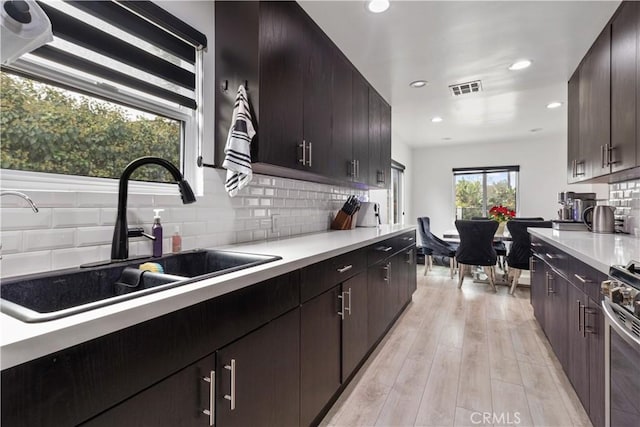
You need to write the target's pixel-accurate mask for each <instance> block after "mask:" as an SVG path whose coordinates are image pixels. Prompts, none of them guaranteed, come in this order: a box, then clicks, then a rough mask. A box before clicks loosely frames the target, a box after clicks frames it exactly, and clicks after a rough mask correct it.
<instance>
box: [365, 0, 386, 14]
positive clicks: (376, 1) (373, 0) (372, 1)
mask: <svg viewBox="0 0 640 427" xmlns="http://www.w3.org/2000/svg"><path fill="white" fill-rule="evenodd" d="M367 9H369V12H373V13H381V12H384V11H385V10H387V9H389V0H369V1H368V2H367Z"/></svg>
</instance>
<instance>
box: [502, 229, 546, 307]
mask: <svg viewBox="0 0 640 427" xmlns="http://www.w3.org/2000/svg"><path fill="white" fill-rule="evenodd" d="M527 227H536V228H551V221H523V220H519V221H509V222H507V229H508V230H509V233H510V234H511V239H512V243H511V248H510V249H509V253H508V254H507V265H508V266H509V276H511V277H510V278H511V289H510V290H509V293H510V294H511V295H513V293H514V292H515V291H516V287H518V279H520V275H521V274H522V270H529V269H530V266H529V261H530V259H531V236H529V233H528V232H527Z"/></svg>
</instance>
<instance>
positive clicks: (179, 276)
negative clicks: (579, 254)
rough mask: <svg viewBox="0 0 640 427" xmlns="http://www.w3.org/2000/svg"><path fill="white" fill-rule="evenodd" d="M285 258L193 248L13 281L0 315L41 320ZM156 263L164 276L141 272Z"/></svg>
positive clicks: (3, 291) (0, 298) (6, 286)
mask: <svg viewBox="0 0 640 427" xmlns="http://www.w3.org/2000/svg"><path fill="white" fill-rule="evenodd" d="M278 259H281V258H280V257H275V256H269V255H256V254H247V253H241V252H232V251H218V250H195V251H189V252H182V253H179V254H173V255H167V256H164V257H161V258H144V259H136V260H128V261H126V262H119V263H110V264H107V265H101V266H95V267H90V268H74V269H68V270H59V271H52V272H48V273H39V274H31V275H28V276H20V277H15V278H9V279H5V280H3V281H2V284H1V285H0V311H2V312H3V313H6V314H8V315H10V316H13V317H15V318H17V319H20V320H23V321H25V322H43V321H47V320H52V319H58V318H61V317H65V316H69V315H72V314H76V313H80V312H83V311H88V310H92V309H94V308H97V307H102V306H105V305H110V304H115V303H117V302H121V301H124V300H128V299H132V298H137V297H139V296H142V295H147V294H150V293H154V292H159V291H162V290H165V289H169V288H173V287H176V286H181V285H184V284H187V283H193V282H195V281H198V280H202V279H205V278H209V277H215V276H220V275H222V274H226V273H230V272H232V271H237V270H241V269H245V268H249V267H253V266H256V265H260V264H264V263H267V262H271V261H276V260H278ZM145 262H155V263H158V264H160V265H162V267H163V268H164V273H153V272H142V271H141V270H139V269H138V266H139V265H140V264H143V263H145Z"/></svg>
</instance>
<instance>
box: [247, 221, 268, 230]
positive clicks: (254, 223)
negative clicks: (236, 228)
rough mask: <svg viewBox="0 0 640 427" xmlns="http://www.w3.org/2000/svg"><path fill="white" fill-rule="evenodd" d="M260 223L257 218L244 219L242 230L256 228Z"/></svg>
mask: <svg viewBox="0 0 640 427" xmlns="http://www.w3.org/2000/svg"><path fill="white" fill-rule="evenodd" d="M269 221H271V220H269ZM260 223H261V220H258V219H247V220H244V224H243V228H242V230H257V229H258V228H260Z"/></svg>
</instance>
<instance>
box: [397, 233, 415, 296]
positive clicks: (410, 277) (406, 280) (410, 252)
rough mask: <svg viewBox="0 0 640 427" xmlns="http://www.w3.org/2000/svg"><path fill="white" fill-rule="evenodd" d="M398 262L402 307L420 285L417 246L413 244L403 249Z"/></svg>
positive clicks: (399, 294)
mask: <svg viewBox="0 0 640 427" xmlns="http://www.w3.org/2000/svg"><path fill="white" fill-rule="evenodd" d="M399 258H400V260H401V261H400V262H399V263H398V267H399V270H400V271H399V274H400V276H399V277H398V297H399V300H400V307H402V306H404V305H405V304H406V303H408V302H409V300H410V299H411V295H413V293H414V292H415V290H416V287H417V285H418V283H417V276H416V248H415V246H411V247H409V248H407V249H405V250H403V251H402V255H401V256H400V257H399Z"/></svg>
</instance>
